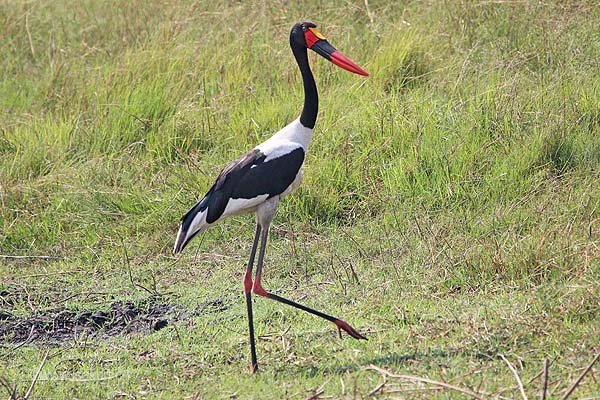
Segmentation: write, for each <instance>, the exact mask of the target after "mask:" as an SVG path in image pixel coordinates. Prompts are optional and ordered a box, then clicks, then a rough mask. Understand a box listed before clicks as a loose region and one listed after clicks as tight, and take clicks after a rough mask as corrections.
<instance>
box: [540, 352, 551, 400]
mask: <svg viewBox="0 0 600 400" xmlns="http://www.w3.org/2000/svg"><path fill="white" fill-rule="evenodd" d="M549 364H550V362H549V361H548V359H547V358H546V359H545V360H544V383H543V384H542V400H546V393H547V392H548V368H549Z"/></svg>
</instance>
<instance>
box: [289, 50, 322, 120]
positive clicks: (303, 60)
mask: <svg viewBox="0 0 600 400" xmlns="http://www.w3.org/2000/svg"><path fill="white" fill-rule="evenodd" d="M290 44H291V46H292V52H293V53H294V57H295V58H296V62H297V63H298V68H300V73H301V74H302V82H303V83H304V107H303V108H302V114H301V115H300V122H301V123H302V125H304V126H305V127H307V128H310V129H313V128H314V127H315V122H316V121H317V113H318V112H319V95H318V93H317V85H316V83H315V78H314V77H313V74H312V72H311V70H310V66H309V65H308V55H307V54H306V53H307V51H306V50H307V49H306V47H304V46H301V45H298V44H295V43H294V42H291V43H290Z"/></svg>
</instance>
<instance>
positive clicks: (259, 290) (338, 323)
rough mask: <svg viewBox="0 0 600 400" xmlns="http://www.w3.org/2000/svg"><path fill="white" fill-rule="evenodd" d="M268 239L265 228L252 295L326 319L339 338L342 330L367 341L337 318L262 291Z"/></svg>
mask: <svg viewBox="0 0 600 400" xmlns="http://www.w3.org/2000/svg"><path fill="white" fill-rule="evenodd" d="M268 237H269V227H268V226H266V227H265V229H263V231H262V237H261V244H260V251H259V253H258V264H257V265H256V275H255V277H254V284H253V286H252V291H253V292H254V293H256V294H257V295H259V296H263V297H266V298H268V299H272V300H276V301H279V302H281V303H284V304H287V305H289V306H292V307H296V308H299V309H300V310H303V311H306V312H308V313H311V314H313V315H316V316H317V317H321V318H323V319H326V320H327V321H330V322H333V323H334V324H335V325H336V326H337V328H338V333H339V335H340V338H341V337H342V330H344V331H346V332H347V333H348V334H349V335H350V336H352V337H353V338H355V339H365V340H367V338H366V337H364V336H363V335H361V334H360V333H358V331H357V330H356V329H354V328H353V327H351V326H350V325H349V324H348V323H347V322H345V321H342V320H341V319H339V318H335V317H332V316H331V315H327V314H325V313H322V312H320V311H317V310H314V309H312V308H309V307H306V306H304V305H302V304H299V303H296V302H294V301H291V300H288V299H286V298H283V297H281V296H277V295H276V294H272V293H269V292H267V291H266V290H265V289H263V287H262V285H261V275H262V266H263V260H264V257H265V248H266V245H267V239H268Z"/></svg>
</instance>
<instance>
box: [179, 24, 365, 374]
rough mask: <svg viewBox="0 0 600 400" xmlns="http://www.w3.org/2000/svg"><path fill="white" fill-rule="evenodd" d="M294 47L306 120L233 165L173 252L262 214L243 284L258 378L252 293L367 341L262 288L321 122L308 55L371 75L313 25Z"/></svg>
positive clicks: (302, 30) (185, 222) (197, 208)
mask: <svg viewBox="0 0 600 400" xmlns="http://www.w3.org/2000/svg"><path fill="white" fill-rule="evenodd" d="M290 47H291V50H292V53H293V55H294V58H295V60H296V63H297V64H298V68H299V69H300V74H301V76H302V82H303V86H304V105H303V108H302V112H301V114H300V116H299V117H298V118H296V119H295V120H294V121H292V122H291V123H289V124H288V125H287V126H285V127H284V128H283V129H281V130H280V131H279V132H277V133H275V134H274V135H273V136H271V137H270V138H269V139H267V140H266V141H265V142H263V143H261V144H259V145H257V146H256V147H254V148H253V149H252V150H250V151H249V152H247V153H246V154H244V155H242V156H241V157H240V158H238V159H236V160H234V161H232V162H231V163H230V164H229V165H227V166H226V167H225V168H224V169H223V170H222V171H221V173H220V174H219V175H218V176H217V178H216V180H215V181H214V183H213V185H212V186H211V187H210V189H209V190H208V192H207V193H206V195H204V197H202V199H200V200H199V201H198V202H197V203H196V204H195V205H194V206H193V207H192V208H191V209H190V210H189V211H188V212H187V213H186V214H185V215H183V217H182V218H181V221H180V225H179V231H178V233H177V238H176V240H175V245H174V247H173V254H177V253H180V252H181V251H182V250H183V249H184V248H185V246H186V245H187V244H188V243H189V242H190V241H191V240H192V239H193V238H194V237H195V236H196V235H197V234H198V233H200V232H202V231H204V230H206V229H207V228H209V227H212V226H214V225H215V224H217V223H219V222H220V221H222V220H223V219H225V218H227V217H229V216H232V215H239V214H247V213H255V214H256V231H255V234H254V241H253V244H252V249H251V251H250V257H249V259H248V263H247V266H246V272H245V274H244V278H243V287H244V294H245V297H246V309H247V313H248V330H249V337H250V356H251V362H252V363H251V370H252V372H256V371H257V370H258V362H257V358H256V344H255V339H254V323H253V317H252V293H254V294H256V295H259V296H262V297H266V298H268V299H272V300H276V301H278V302H281V303H284V304H287V305H289V306H292V307H295V308H298V309H300V310H303V311H306V312H308V313H310V314H313V315H316V316H318V317H321V318H323V319H325V320H327V321H330V322H333V323H334V324H335V325H336V326H337V329H338V333H339V335H340V337H341V336H342V331H345V332H346V333H347V334H348V335H349V336H351V337H353V338H355V339H364V340H366V339H367V338H366V337H365V336H363V335H361V334H360V333H359V332H358V331H357V330H356V329H354V328H353V327H351V326H350V325H349V324H348V323H347V322H345V321H344V320H341V319H339V318H336V317H333V316H331V315H328V314H325V313H323V312H321V311H317V310H314V309H312V308H309V307H306V306H305V305H302V304H299V303H297V302H294V301H292V300H288V299H286V298H284V297H281V296H279V295H276V294H274V293H271V292H268V291H267V290H265V289H264V288H263V286H262V281H261V278H262V271H263V261H264V256H265V249H266V246H267V240H268V235H269V227H270V225H271V222H272V221H273V218H274V217H275V214H276V212H277V208H278V205H279V202H280V201H281V199H283V198H284V197H286V196H287V195H289V194H290V193H291V192H292V191H294V189H296V188H297V187H298V186H299V185H300V182H301V180H302V175H303V171H302V164H303V162H304V159H305V156H306V151H307V150H308V146H309V144H310V141H311V138H312V133H313V128H314V126H315V122H316V120H317V113H318V109H319V98H318V93H317V86H316V83H315V79H314V76H313V74H312V71H311V69H310V65H309V62H308V49H310V50H312V51H314V52H316V53H317V54H319V55H320V56H322V57H324V58H325V59H327V60H329V61H330V62H331V63H333V64H334V65H336V66H338V67H340V68H343V69H345V70H347V71H349V72H352V73H355V74H358V75H362V76H368V75H369V74H368V73H367V72H366V71H365V70H363V69H362V68H361V67H359V66H358V65H357V64H355V63H354V62H353V61H352V60H350V59H349V58H348V57H346V56H345V55H343V54H342V53H341V52H340V51H338V50H337V49H336V48H335V47H333V46H332V45H331V44H330V43H329V42H328V41H327V39H326V38H325V37H324V36H323V35H322V34H321V32H319V30H318V29H317V25H315V24H314V23H312V22H298V23H296V24H294V26H293V27H292V30H291V32H290ZM259 241H260V250H259V252H258V261H257V263H256V273H255V275H254V279H253V278H252V270H253V268H254V261H255V257H256V251H257V248H258V245H259Z"/></svg>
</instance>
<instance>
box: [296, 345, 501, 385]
mask: <svg viewBox="0 0 600 400" xmlns="http://www.w3.org/2000/svg"><path fill="white" fill-rule="evenodd" d="M453 357H469V358H474V359H487V360H489V359H494V358H497V357H498V356H497V355H492V354H486V353H481V352H473V351H462V350H449V351H444V350H433V351H430V352H426V353H424V352H414V353H407V354H398V353H389V354H384V355H381V356H378V357H364V358H362V359H360V360H358V362H356V363H352V364H347V365H337V366H335V365H333V366H330V367H325V368H318V367H315V366H310V367H306V368H304V369H301V370H300V371H299V372H301V373H302V374H303V375H305V376H306V377H311V378H312V377H315V376H318V375H328V374H332V375H335V374H343V373H346V372H356V371H360V370H362V369H364V368H366V367H368V366H369V365H376V366H378V367H381V368H390V367H402V366H404V365H407V364H410V363H412V362H420V363H425V364H429V363H432V362H441V361H442V360H448V359H450V358H453Z"/></svg>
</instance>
